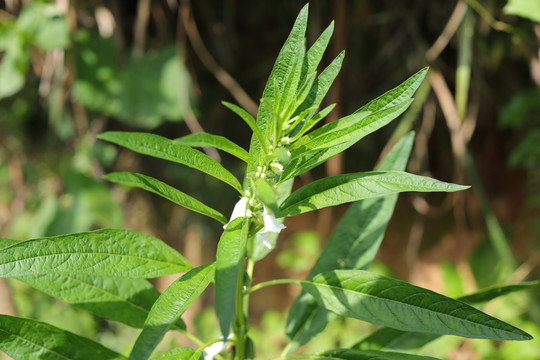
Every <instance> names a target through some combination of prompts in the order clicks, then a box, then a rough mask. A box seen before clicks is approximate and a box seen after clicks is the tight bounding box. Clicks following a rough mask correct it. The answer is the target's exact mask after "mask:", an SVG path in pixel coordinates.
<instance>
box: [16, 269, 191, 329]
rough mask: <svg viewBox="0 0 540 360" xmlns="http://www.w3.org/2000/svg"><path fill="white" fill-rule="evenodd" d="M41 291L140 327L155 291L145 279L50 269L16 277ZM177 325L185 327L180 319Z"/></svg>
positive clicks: (157, 295)
mask: <svg viewBox="0 0 540 360" xmlns="http://www.w3.org/2000/svg"><path fill="white" fill-rule="evenodd" d="M16 279H17V280H20V281H22V282H25V283H27V284H28V285H30V286H32V287H33V288H35V289H38V290H40V291H41V292H43V293H45V294H47V295H49V296H52V297H55V298H58V299H60V300H64V301H65V302H67V303H70V304H72V305H76V306H78V307H80V308H83V309H86V310H88V311H90V312H92V313H94V314H96V315H98V316H100V317H103V318H105V319H109V320H116V321H119V322H121V323H124V324H126V325H129V326H132V327H135V328H142V327H143V325H144V321H145V320H146V317H147V316H148V312H149V311H150V308H151V307H152V304H153V303H154V301H156V299H157V298H158V297H159V292H158V291H157V290H156V288H154V287H153V286H152V284H150V283H149V282H148V281H147V280H145V279H122V278H110V277H103V276H88V275H73V274H71V275H70V274H64V273H51V274H41V275H29V276H21V277H16ZM177 327H179V328H185V324H184V323H183V322H182V321H181V320H180V321H179V322H178V324H177Z"/></svg>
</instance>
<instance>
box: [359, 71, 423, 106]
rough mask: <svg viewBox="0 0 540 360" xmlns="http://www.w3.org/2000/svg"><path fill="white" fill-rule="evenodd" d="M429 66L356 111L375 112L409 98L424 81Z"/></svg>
mask: <svg viewBox="0 0 540 360" xmlns="http://www.w3.org/2000/svg"><path fill="white" fill-rule="evenodd" d="M428 70H429V68H427V67H425V68H423V69H422V70H420V71H418V72H417V73H416V74H414V75H413V76H411V77H410V78H408V79H407V80H405V81H404V82H403V83H402V84H401V85H399V86H398V87H396V88H394V89H392V90H390V91H387V92H386V93H384V94H382V95H381V96H379V97H378V98H376V99H374V100H371V101H370V102H369V103H367V104H366V105H364V106H362V107H361V108H360V109H358V110H356V111H355V113H357V112H363V111H371V112H376V111H380V110H384V109H388V108H390V107H393V106H397V105H399V104H402V103H404V102H406V101H407V100H409V99H411V98H412V96H413V95H414V93H415V92H416V90H417V89H418V87H419V86H420V85H421V84H422V81H424V78H425V77H426V74H427V72H428Z"/></svg>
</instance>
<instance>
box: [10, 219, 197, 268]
mask: <svg viewBox="0 0 540 360" xmlns="http://www.w3.org/2000/svg"><path fill="white" fill-rule="evenodd" d="M190 268H191V265H190V264H189V263H188V262H187V260H186V259H185V258H184V257H183V256H182V255H180V254H179V253H178V252H177V251H176V250H174V249H172V248H171V247H169V246H167V245H166V244H165V243H164V242H163V241H161V240H159V239H156V238H154V237H152V236H149V235H145V234H141V233H138V232H136V231H131V230H118V229H103V230H96V231H90V232H83V233H75V234H68V235H61V236H53V237H47V238H39V239H33V240H27V241H21V242H19V243H17V244H14V245H11V246H9V247H7V248H4V249H2V250H0V277H15V276H25V275H38V274H47V273H51V272H62V273H67V274H80V275H97V276H108V277H127V278H154V277H158V276H163V275H167V274H174V273H177V272H183V271H186V270H189V269H190Z"/></svg>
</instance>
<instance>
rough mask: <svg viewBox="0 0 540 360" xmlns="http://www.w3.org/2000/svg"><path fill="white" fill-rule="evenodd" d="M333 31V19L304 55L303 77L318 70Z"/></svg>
mask: <svg viewBox="0 0 540 360" xmlns="http://www.w3.org/2000/svg"><path fill="white" fill-rule="evenodd" d="M333 32H334V22H333V21H332V22H331V23H330V25H328V27H327V28H326V29H325V30H324V31H323V33H322V34H321V35H320V36H319V37H318V38H317V40H316V41H315V42H314V43H313V45H311V47H310V48H309V50H308V51H307V52H306V55H305V56H304V63H303V65H302V75H301V78H302V79H304V78H306V77H307V75H308V74H311V73H313V72H314V71H316V70H317V67H318V66H319V63H320V62H321V59H322V56H323V54H324V51H325V50H326V47H327V46H328V43H329V42H330V38H331V37H332V33H333ZM301 111H302V110H300V111H297V113H300V112H301Z"/></svg>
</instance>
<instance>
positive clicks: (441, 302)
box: [302, 270, 532, 340]
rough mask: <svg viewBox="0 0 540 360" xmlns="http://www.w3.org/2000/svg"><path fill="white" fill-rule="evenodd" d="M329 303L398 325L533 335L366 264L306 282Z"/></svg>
mask: <svg viewBox="0 0 540 360" xmlns="http://www.w3.org/2000/svg"><path fill="white" fill-rule="evenodd" d="M302 286H303V287H304V288H305V289H306V290H307V291H308V292H309V293H310V294H311V295H312V296H313V297H315V299H316V300H317V301H318V302H319V303H320V304H321V305H323V306H324V307H326V308H327V309H329V310H331V311H333V312H335V313H337V314H339V315H343V316H347V317H352V318H355V319H359V320H364V321H368V322H370V323H373V324H376V325H383V326H388V327H391V328H394V329H398V330H407V331H422V332H429V333H434V334H448V335H457V336H462V337H469V338H480V339H492V340H530V339H531V338H532V337H531V336H530V335H529V334H527V333H526V332H524V331H521V330H519V329H517V328H515V327H513V326H511V325H509V324H507V323H505V322H503V321H500V320H498V319H495V318H493V317H491V316H489V315H487V314H485V313H483V312H481V311H480V310H477V309H475V308H474V307H472V306H470V305H467V304H465V303H463V302H461V301H458V300H454V299H451V298H448V297H446V296H443V295H440V294H437V293H435V292H433V291H430V290H427V289H423V288H420V287H418V286H414V285H411V284H408V283H406V282H403V281H399V280H395V279H391V278H388V277H385V276H381V275H376V274H373V273H369V272H367V271H363V270H334V271H329V272H325V273H322V274H319V275H317V276H315V277H314V278H313V282H311V283H303V285H302Z"/></svg>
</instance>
